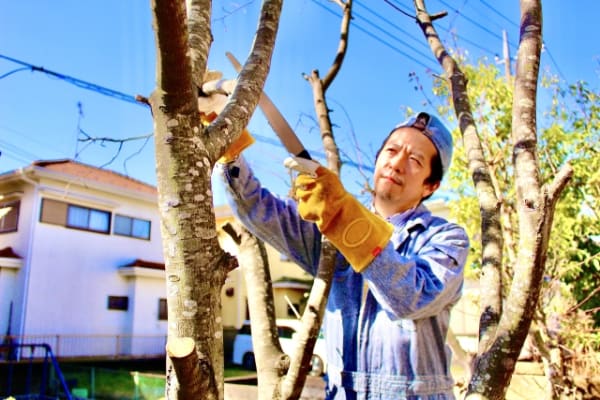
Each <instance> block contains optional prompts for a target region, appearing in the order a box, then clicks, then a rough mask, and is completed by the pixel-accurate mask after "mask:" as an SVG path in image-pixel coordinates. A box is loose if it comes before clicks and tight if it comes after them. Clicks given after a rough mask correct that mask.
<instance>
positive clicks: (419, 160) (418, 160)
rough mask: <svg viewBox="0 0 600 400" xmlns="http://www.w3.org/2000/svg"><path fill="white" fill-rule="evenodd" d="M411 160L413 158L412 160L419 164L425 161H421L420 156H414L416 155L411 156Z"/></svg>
mask: <svg viewBox="0 0 600 400" xmlns="http://www.w3.org/2000/svg"><path fill="white" fill-rule="evenodd" d="M410 160H411V161H412V162H415V163H416V164H417V165H423V163H422V162H421V159H420V158H419V157H414V156H411V157H410Z"/></svg>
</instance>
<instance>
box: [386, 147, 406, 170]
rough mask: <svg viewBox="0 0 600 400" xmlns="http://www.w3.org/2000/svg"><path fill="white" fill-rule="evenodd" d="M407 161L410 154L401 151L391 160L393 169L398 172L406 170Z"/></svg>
mask: <svg viewBox="0 0 600 400" xmlns="http://www.w3.org/2000/svg"><path fill="white" fill-rule="evenodd" d="M407 160H408V152H407V151H406V150H402V149H401V150H399V151H398V152H397V153H396V154H394V156H393V157H392V158H391V159H390V164H391V166H392V168H394V169H396V170H404V166H405V165H406V161H407Z"/></svg>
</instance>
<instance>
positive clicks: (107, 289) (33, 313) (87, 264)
mask: <svg viewBox="0 0 600 400" xmlns="http://www.w3.org/2000/svg"><path fill="white" fill-rule="evenodd" d="M48 186H54V185H48ZM43 197H47V198H53V199H57V200H61V201H67V202H69V203H73V204H78V205H82V206H86V207H92V208H97V209H102V210H106V211H110V212H112V217H113V218H114V214H115V213H119V214H123V215H127V216H131V217H137V218H142V219H146V220H150V221H151V240H142V239H137V238H131V237H125V236H118V235H114V234H112V233H111V234H109V235H107V234H101V233H95V232H89V231H84V230H77V229H70V228H66V227H63V226H59V225H53V224H48V223H42V222H38V223H37V224H36V225H35V230H34V232H33V235H32V240H33V246H32V251H31V253H30V261H29V265H30V268H31V272H30V278H29V285H28V290H29V296H28V300H27V314H26V316H25V323H24V331H23V333H24V334H27V335H32V334H42V333H48V332H52V333H55V334H57V335H60V334H74V333H76V334H83V335H85V334H96V335H98V334H100V335H103V334H105V335H116V334H126V333H131V332H133V331H134V330H135V331H137V333H153V332H156V318H148V319H147V320H145V322H143V321H144V320H141V319H140V320H139V321H137V320H136V321H135V324H134V322H132V316H131V315H130V314H132V312H133V311H132V305H133V304H137V306H138V307H139V308H138V309H137V311H140V310H141V309H142V308H141V306H140V303H143V302H144V299H142V295H141V294H140V295H138V301H137V303H135V302H134V301H133V300H134V299H132V298H131V295H132V292H131V284H130V282H129V280H128V278H126V277H123V276H121V275H119V274H118V270H119V267H121V266H123V265H126V264H128V263H130V262H132V261H133V260H135V259H144V260H148V261H152V262H158V263H160V262H162V246H161V242H160V232H159V221H158V215H157V212H156V206H155V204H154V203H150V202H147V201H142V200H134V199H131V198H129V197H125V196H117V195H114V194H108V193H106V192H104V193H103V192H99V191H94V190H90V189H84V188H81V187H74V186H70V187H68V188H65V190H63V191H62V192H60V191H59V192H57V191H56V190H41V191H40V196H38V198H37V199H36V202H37V203H38V204H39V203H40V202H41V198H43ZM36 218H39V209H38V212H37V214H36ZM149 286H150V285H148V287H144V288H141V286H138V287H137V288H139V289H140V290H142V291H143V292H145V291H152V290H155V289H156V288H157V286H158V285H151V286H153V287H149ZM136 293H137V292H136ZM158 293H164V281H163V285H162V287H161V291H160V292H157V294H156V295H155V296H156V297H157V298H158ZM110 295H112V296H129V297H130V298H129V302H130V304H129V310H128V311H120V310H109V309H108V308H107V301H108V296H110ZM157 304H158V300H156V301H155V302H152V303H151V304H147V305H146V307H148V310H152V311H156V310H157V307H158V305H157ZM150 312H151V311H148V313H150ZM163 332H164V331H163Z"/></svg>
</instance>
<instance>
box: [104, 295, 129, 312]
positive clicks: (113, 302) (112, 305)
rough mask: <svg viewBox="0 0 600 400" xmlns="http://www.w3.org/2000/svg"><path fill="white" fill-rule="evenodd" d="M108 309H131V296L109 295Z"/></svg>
mask: <svg viewBox="0 0 600 400" xmlns="http://www.w3.org/2000/svg"><path fill="white" fill-rule="evenodd" d="M107 307H108V309H109V310H120V311H127V310H128V309H129V297H127V296H108V306H107Z"/></svg>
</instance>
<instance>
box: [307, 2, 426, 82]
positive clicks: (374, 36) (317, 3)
mask: <svg viewBox="0 0 600 400" xmlns="http://www.w3.org/2000/svg"><path fill="white" fill-rule="evenodd" d="M312 2H313V3H315V4H316V5H318V6H319V7H321V8H323V9H324V10H325V11H327V12H329V13H330V14H333V15H335V16H336V17H341V12H339V11H334V10H332V9H330V8H329V7H327V6H325V5H324V4H322V3H320V2H319V1H318V0H312ZM356 16H357V15H356V14H355V17H356ZM361 19H367V18H364V17H362V16H361ZM370 25H372V24H370ZM352 26H353V27H354V28H356V29H357V30H359V31H361V32H363V33H364V34H366V35H367V36H369V37H371V38H372V39H374V40H376V41H378V42H379V43H381V44H383V45H384V46H386V47H388V48H390V49H392V50H394V51H395V52H396V53H398V54H401V55H403V56H404V57H406V58H408V59H410V60H412V61H413V62H415V63H416V64H418V65H420V66H422V67H423V68H425V69H428V70H435V69H436V68H432V66H431V65H428V64H426V63H425V62H423V61H421V60H418V59H417V58H415V57H414V56H413V55H411V54H409V53H407V52H406V51H404V50H402V49H400V48H399V47H397V46H395V45H393V44H392V43H390V42H388V41H385V40H383V39H381V38H380V37H378V36H377V35H375V34H374V33H372V32H370V31H369V30H367V29H366V28H364V27H362V26H361V25H359V24H356V23H354V24H353V25H352ZM379 30H381V29H379ZM388 36H391V37H394V36H393V35H391V34H388ZM394 39H396V40H398V39H397V38H396V37H394ZM409 47H410V46H409ZM410 48H411V49H412V47H410ZM431 57H433V56H431Z"/></svg>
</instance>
